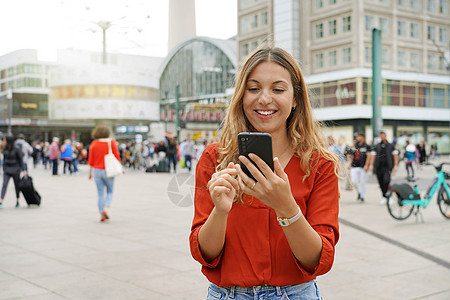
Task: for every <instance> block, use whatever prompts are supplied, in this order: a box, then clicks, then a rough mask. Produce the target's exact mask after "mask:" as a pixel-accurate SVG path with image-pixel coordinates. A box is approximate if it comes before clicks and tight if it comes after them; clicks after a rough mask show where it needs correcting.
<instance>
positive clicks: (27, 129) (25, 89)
mask: <svg viewBox="0 0 450 300" xmlns="http://www.w3.org/2000/svg"><path fill="white" fill-rule="evenodd" d="M55 66H56V64H55V62H47V61H40V60H38V57H37V51H36V50H31V49H25V50H17V51H14V52H11V53H8V54H6V55H3V56H1V57H0V131H1V132H2V133H3V134H6V133H7V132H8V129H9V128H8V122H9V119H11V128H10V129H11V132H12V134H15V135H17V134H18V133H23V134H25V136H26V137H27V138H28V139H30V140H49V139H51V138H52V136H60V137H71V135H72V134H75V133H76V132H80V131H88V130H89V129H90V127H89V124H83V123H78V122H60V121H53V120H49V118H48V94H49V91H50V89H49V74H50V72H51V70H52V69H54V68H55ZM10 105H11V107H10Z"/></svg>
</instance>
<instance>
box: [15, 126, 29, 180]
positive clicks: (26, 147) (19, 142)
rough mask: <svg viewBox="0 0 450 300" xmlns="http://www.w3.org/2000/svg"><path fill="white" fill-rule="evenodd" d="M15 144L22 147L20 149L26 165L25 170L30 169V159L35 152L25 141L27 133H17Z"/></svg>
mask: <svg viewBox="0 0 450 300" xmlns="http://www.w3.org/2000/svg"><path fill="white" fill-rule="evenodd" d="M15 145H16V146H17V148H19V149H20V151H22V158H23V164H24V166H25V170H26V171H28V161H29V160H30V156H31V154H32V153H33V147H31V145H30V144H28V142H27V141H25V135H24V134H23V133H19V134H18V135H17V140H16V141H15Z"/></svg>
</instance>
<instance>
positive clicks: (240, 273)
mask: <svg viewBox="0 0 450 300" xmlns="http://www.w3.org/2000/svg"><path fill="white" fill-rule="evenodd" d="M218 146H219V145H218V143H214V144H211V145H209V146H208V147H207V148H206V149H205V151H204V152H203V154H202V156H201V158H200V160H199V161H198V164H197V170H196V180H195V199H194V205H195V210H194V220H193V223H192V228H191V234H190V237H189V243H190V248H191V254H192V256H193V258H194V259H195V260H197V261H198V262H199V263H200V264H201V265H202V272H203V274H204V275H205V276H206V277H207V278H208V280H209V281H210V282H212V283H214V284H215V285H217V286H221V287H230V286H241V287H250V286H257V285H264V284H266V285H272V286H286V285H294V284H300V283H304V282H307V281H310V280H312V279H314V278H316V276H318V275H322V274H325V273H327V272H328V271H329V270H330V269H331V267H332V265H333V260H334V251H335V245H336V243H337V241H338V239H339V224H338V213H339V189H338V178H337V176H336V174H335V172H334V164H333V162H331V161H328V160H326V159H324V158H312V159H311V162H310V167H311V175H310V176H309V177H308V178H307V179H306V180H305V181H303V175H304V174H305V173H304V172H303V170H302V169H301V167H300V158H299V157H297V156H293V157H292V158H291V160H290V161H289V163H288V164H287V166H286V168H285V170H284V171H285V172H286V174H287V175H288V177H289V182H290V185H291V192H292V194H293V196H294V199H295V201H296V202H297V204H298V205H299V206H300V209H301V211H302V213H303V215H304V216H305V218H306V220H307V221H308V222H309V224H310V225H311V226H312V228H314V230H315V231H316V232H317V233H318V234H319V235H320V237H321V238H322V244H323V247H322V253H321V256H320V261H319V265H318V266H317V267H316V269H315V270H314V272H313V273H310V272H308V271H306V270H305V269H304V268H303V267H302V266H301V264H300V263H299V262H298V260H297V259H296V258H295V256H294V254H293V253H292V251H291V249H290V247H289V244H288V240H287V238H286V236H285V235H284V232H283V229H282V228H281V226H280V224H279V223H278V221H277V216H276V214H275V211H274V210H273V209H272V208H270V207H268V206H266V205H264V204H262V203H261V202H260V201H259V200H258V199H256V198H253V197H250V196H245V195H244V198H243V200H244V203H245V204H234V205H233V207H232V208H231V211H230V212H229V214H228V221H227V228H226V235H225V245H224V248H223V250H222V252H221V253H220V254H219V256H218V257H216V258H215V259H213V260H212V261H206V260H205V259H204V257H203V255H202V253H201V251H200V246H199V242H198V232H199V230H200V228H201V227H202V225H203V224H204V223H205V222H206V220H207V219H208V216H209V214H210V213H211V211H212V209H213V208H214V204H213V202H212V200H211V196H210V194H209V191H208V189H207V187H206V185H207V183H208V181H209V180H210V179H211V175H212V174H213V173H214V172H215V167H216V166H217V164H218V163H217V159H218V157H219V154H218Z"/></svg>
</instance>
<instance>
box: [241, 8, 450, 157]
mask: <svg viewBox="0 0 450 300" xmlns="http://www.w3.org/2000/svg"><path fill="white" fill-rule="evenodd" d="M266 16H267V17H266ZM373 28H379V29H380V30H381V32H382V34H381V35H382V45H381V47H382V84H383V87H382V91H383V93H382V99H381V103H380V104H381V105H382V109H381V114H382V118H383V125H384V126H383V129H384V130H385V131H386V132H387V133H388V136H389V137H390V138H391V140H392V139H393V138H396V139H397V141H398V143H399V145H403V144H404V143H405V142H406V139H409V140H410V141H411V142H413V143H419V142H420V140H422V139H424V140H426V141H428V143H429V144H436V145H438V148H439V149H441V151H442V152H444V153H449V152H450V141H449V137H450V88H449V86H450V77H449V69H448V68H449V56H448V53H449V32H450V13H449V1H448V0H428V1H420V0H412V1H406V0H376V1H372V0H312V1H300V0H239V1H238V36H237V41H238V49H239V51H238V53H239V60H242V59H243V58H244V57H245V56H246V55H248V53H250V52H251V51H252V50H253V49H254V48H256V47H257V46H258V45H260V44H261V43H263V42H265V41H267V40H271V41H273V42H274V44H275V45H277V46H280V47H283V48H284V49H286V50H287V51H288V52H290V53H291V54H292V55H293V56H294V57H296V59H297V60H298V62H299V63H300V66H301V67H302V71H303V74H304V75H305V80H306V81H307V84H308V86H309V88H310V95H311V101H312V102H313V105H314V107H315V114H316V117H317V118H318V119H319V120H321V121H324V122H325V123H327V124H328V125H329V128H328V132H327V134H331V135H334V136H335V138H336V139H340V140H341V142H343V143H351V142H352V141H353V135H354V133H355V132H357V131H362V132H365V133H366V135H367V137H368V140H369V141H370V140H372V130H371V126H370V119H371V117H372V107H371V103H372V99H371V97H372V92H371V84H372V69H371V68H372V53H371V52H372V30H373Z"/></svg>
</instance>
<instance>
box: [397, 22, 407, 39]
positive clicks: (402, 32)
mask: <svg viewBox="0 0 450 300" xmlns="http://www.w3.org/2000/svg"><path fill="white" fill-rule="evenodd" d="M397 35H399V36H406V22H404V21H398V22H397Z"/></svg>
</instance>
